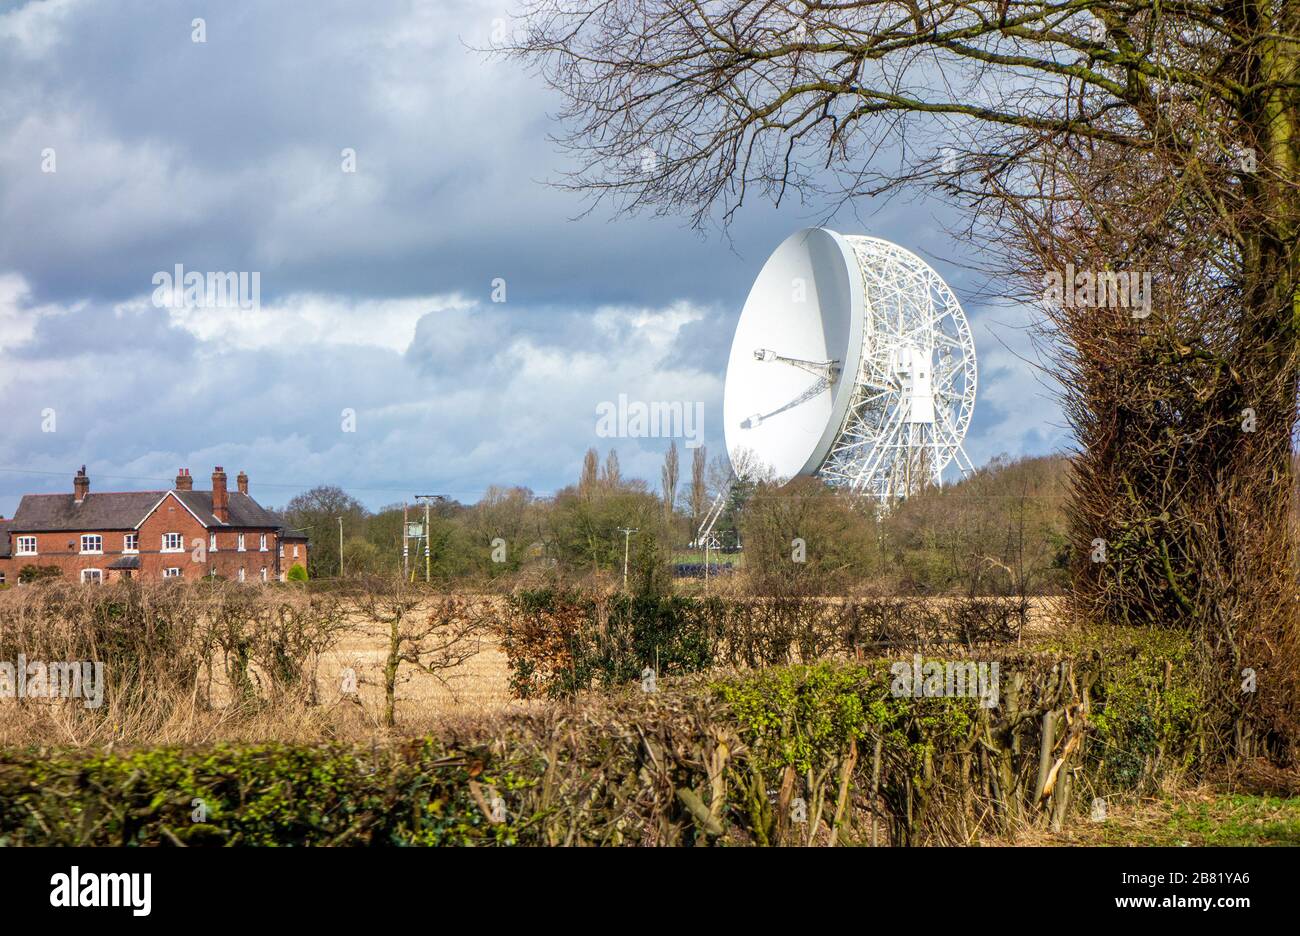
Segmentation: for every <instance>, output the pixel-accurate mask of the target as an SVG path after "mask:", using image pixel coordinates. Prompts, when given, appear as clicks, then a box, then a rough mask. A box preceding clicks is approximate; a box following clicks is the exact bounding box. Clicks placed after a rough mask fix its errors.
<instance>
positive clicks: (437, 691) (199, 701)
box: [0, 590, 1055, 747]
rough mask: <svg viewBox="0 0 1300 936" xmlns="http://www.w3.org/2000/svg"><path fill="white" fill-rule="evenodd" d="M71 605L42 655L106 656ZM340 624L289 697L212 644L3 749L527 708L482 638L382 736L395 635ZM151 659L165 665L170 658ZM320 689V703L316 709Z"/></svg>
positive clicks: (1033, 618) (13, 730)
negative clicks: (80, 634) (246, 686)
mask: <svg viewBox="0 0 1300 936" xmlns="http://www.w3.org/2000/svg"><path fill="white" fill-rule="evenodd" d="M23 591H26V590H23ZM32 594H34V593H29V594H28V596H27V598H28V599H30V597H31V596H32ZM69 594H70V595H72V594H74V593H73V592H69ZM159 594H161V593H159ZM481 598H482V600H489V601H495V602H500V601H501V600H502V599H500V598H496V599H492V598H488V597H487V596H481ZM21 599H22V596H20V595H16V594H13V593H9V594H6V595H3V596H0V600H4V601H6V602H7V604H6V605H5V610H6V613H8V614H9V615H10V617H9V618H8V621H9V626H10V628H11V630H10V631H9V633H10V635H11V637H13V638H14V640H17V643H16V644H15V643H14V640H10V641H9V642H8V644H9V651H13V650H14V649H15V648H18V649H24V648H25V650H26V652H27V656H28V657H29V659H39V658H42V657H41V656H40V655H39V654H37V653H35V652H33V651H34V650H35V649H36V648H34V647H32V646H31V645H30V643H29V642H28V641H27V640H25V639H23V638H21V637H20V635H21V634H22V633H26V634H28V635H29V636H30V635H31V634H33V633H40V632H41V631H39V629H37V630H32V629H28V630H25V631H24V630H22V629H17V628H15V627H14V623H13V622H14V620H15V618H14V617H13V614H14V613H15V612H14V611H13V608H14V607H15V606H16V605H15V602H16V601H18V600H21ZM828 600H831V601H833V600H835V599H828ZM933 600H934V601H936V602H942V601H944V600H945V599H942V598H936V599H933ZM68 607H69V611H68V613H67V616H66V617H64V618H63V619H62V620H61V621H60V623H59V625H58V626H57V627H56V628H55V629H54V630H55V631H57V632H58V633H57V634H56V636H57V638H58V641H62V643H59V642H57V641H56V643H55V644H54V645H52V646H49V647H45V648H44V652H45V653H47V654H57V651H56V650H55V647H56V646H64V645H66V646H68V647H70V648H71V647H77V648H79V649H80V654H78V653H77V652H75V651H69V654H70V655H66V656H64V655H56V656H48V657H44V658H46V659H55V658H58V659H77V658H81V659H86V658H91V659H101V658H103V656H102V655H101V654H99V653H97V652H93V648H87V647H85V646H82V645H81V644H80V642H78V641H77V640H76V637H75V634H76V632H77V631H78V629H79V628H80V627H81V626H82V625H79V624H78V623H77V621H78V620H80V618H78V617H77V616H76V615H77V614H78V613H80V612H76V611H74V610H73V609H72V606H68ZM423 610H424V609H422V611H423ZM1054 614H1055V609H1054V602H1053V601H1052V600H1051V599H1044V598H1035V599H1031V608H1030V616H1029V623H1028V625H1027V627H1026V629H1025V636H1026V637H1030V636H1033V635H1036V634H1043V633H1048V632H1050V631H1051V630H1052V624H1053V620H1054ZM201 616H202V614H200V617H201ZM337 626H338V630H336V631H335V632H334V634H333V638H332V642H331V644H330V646H329V647H328V648H327V649H325V650H324V652H323V653H322V654H321V655H320V657H319V659H318V660H317V661H316V662H315V664H314V679H310V680H309V681H308V684H307V685H305V686H302V687H299V689H298V690H296V691H294V692H292V693H288V694H276V693H275V692H273V691H271V682H272V681H271V680H270V679H268V678H267V677H266V675H265V673H264V671H263V669H262V667H261V666H260V665H259V663H258V662H257V661H256V660H255V661H253V662H252V663H250V665H249V666H248V672H249V675H250V677H251V680H252V682H253V683H254V684H255V687H256V690H257V693H256V697H255V698H253V699H252V700H241V699H240V698H239V695H238V694H237V693H235V692H234V691H232V687H231V683H230V680H229V677H228V673H227V672H226V670H225V669H224V666H223V662H222V654H221V651H220V650H219V649H218V648H217V647H215V646H210V647H209V648H208V649H207V650H206V651H202V652H199V651H195V652H194V653H193V654H192V655H189V656H187V657H186V661H184V662H181V663H180V664H179V665H177V662H176V660H173V661H172V663H171V664H169V665H171V667H172V669H173V670H175V671H177V672H180V671H185V672H189V673H191V674H194V673H195V671H196V670H197V678H190V679H185V678H181V676H183V673H181V676H177V675H176V674H175V673H173V676H172V677H171V678H169V679H159V680H155V679H152V678H150V679H146V680H144V686H146V687H147V688H143V689H142V691H139V692H135V693H130V694H129V695H131V698H130V699H126V698H124V696H125V695H127V694H125V693H122V692H120V691H118V692H116V693H114V692H112V691H110V693H109V696H108V698H107V700H106V708H105V709H103V710H99V711H94V712H88V711H86V710H85V709H84V708H83V707H82V705H81V704H80V703H79V702H77V701H66V702H65V701H37V700H30V699H29V700H25V701H23V702H17V701H15V700H12V699H0V745H5V746H10V747H30V746H45V745H56V746H71V747H89V746H104V745H110V744H113V745H122V744H125V745H151V744H202V743H211V742H216V741H248V742H261V741H283V742H315V741H321V740H347V741H361V742H365V743H369V742H371V741H374V742H376V743H381V742H383V741H385V740H392V739H394V738H396V737H403V736H411V735H418V734H424V733H428V732H433V731H436V730H438V729H439V727H440V726H442V725H445V724H446V723H447V722H448V720H453V721H454V720H456V719H459V718H463V717H466V716H479V715H483V714H492V713H495V712H501V711H504V710H507V709H511V708H527V707H528V706H529V703H527V702H521V701H518V700H515V699H513V698H512V696H511V692H510V671H509V667H508V663H507V659H506V655H505V653H504V652H503V651H502V649H501V647H500V645H499V644H498V643H497V641H496V639H495V637H493V636H490V635H485V636H483V637H481V638H480V639H479V641H478V646H477V648H476V652H474V653H473V655H472V656H471V657H470V658H469V659H467V660H466V661H465V662H463V663H462V664H460V665H457V666H455V667H453V668H451V669H449V670H445V671H443V672H442V673H440V674H439V675H438V676H434V675H431V674H429V673H425V672H422V671H420V670H418V669H415V668H412V667H403V668H402V669H401V670H400V672H399V676H398V680H397V685H396V725H395V727H394V729H392V730H385V729H384V728H383V727H382V714H383V706H384V698H383V697H384V687H383V669H384V661H385V657H386V654H387V647H388V634H387V632H386V631H385V630H384V629H383V628H382V627H380V626H377V625H376V624H375V623H374V622H372V621H368V620H367V619H366V618H365V616H364V615H363V614H361V613H360V610H359V608H356V607H345V608H344V609H343V611H342V613H341V615H340V618H339V621H338V625H337ZM197 630H198V631H201V630H202V627H201V626H198V628H197ZM183 640H184V644H183V645H184V646H185V647H187V648H192V647H193V646H194V644H195V641H197V640H199V638H197V637H185V638H183ZM7 653H8V655H7V656H0V658H3V659H9V658H10V657H12V656H13V653H12V652H8V651H7ZM204 653H206V654H207V655H208V657H207V658H208V661H209V662H208V663H204V662H200V661H201V660H202V659H203V654H204ZM154 656H156V657H159V658H160V659H163V658H165V657H166V654H161V655H160V654H157V653H155V654H154ZM349 669H350V670H352V671H353V672H354V673H355V676H356V692H355V693H353V694H349V693H347V692H345V691H344V685H345V680H344V674H345V672H346V671H347V670H349ZM313 681H314V686H315V692H314V698H315V703H314V704H310V703H309V699H311V698H312V696H313V693H312V692H311V691H310V686H311V682H313ZM110 682H111V681H110Z"/></svg>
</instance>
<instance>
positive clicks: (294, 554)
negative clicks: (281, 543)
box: [293, 546, 298, 559]
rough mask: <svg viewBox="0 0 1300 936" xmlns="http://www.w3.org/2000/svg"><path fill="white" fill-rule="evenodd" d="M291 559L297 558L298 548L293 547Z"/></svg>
mask: <svg viewBox="0 0 1300 936" xmlns="http://www.w3.org/2000/svg"><path fill="white" fill-rule="evenodd" d="M293 558H295V559H297V558H298V547H297V546H294V547H293Z"/></svg>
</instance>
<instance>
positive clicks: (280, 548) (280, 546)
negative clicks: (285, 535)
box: [279, 543, 284, 559]
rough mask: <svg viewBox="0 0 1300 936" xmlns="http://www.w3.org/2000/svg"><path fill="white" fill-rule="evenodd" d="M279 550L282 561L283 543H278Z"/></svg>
mask: <svg viewBox="0 0 1300 936" xmlns="http://www.w3.org/2000/svg"><path fill="white" fill-rule="evenodd" d="M279 550H280V558H281V559H283V558H284V543H280V545H279Z"/></svg>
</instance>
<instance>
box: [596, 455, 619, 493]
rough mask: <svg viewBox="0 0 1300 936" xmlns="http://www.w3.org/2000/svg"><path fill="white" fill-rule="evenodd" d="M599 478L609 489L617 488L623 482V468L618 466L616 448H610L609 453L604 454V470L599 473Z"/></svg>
mask: <svg viewBox="0 0 1300 936" xmlns="http://www.w3.org/2000/svg"><path fill="white" fill-rule="evenodd" d="M600 480H601V483H603V484H604V485H605V487H607V488H609V489H610V490H614V489H616V488H618V486H619V485H621V484H622V483H623V470H622V469H621V468H619V466H618V451H617V450H616V449H610V450H609V454H608V455H606V456H605V470H604V471H603V472H602V473H601V478H600Z"/></svg>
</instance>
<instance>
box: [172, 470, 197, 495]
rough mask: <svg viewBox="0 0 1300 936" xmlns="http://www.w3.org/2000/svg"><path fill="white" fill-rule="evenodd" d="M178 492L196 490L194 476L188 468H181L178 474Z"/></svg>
mask: <svg viewBox="0 0 1300 936" xmlns="http://www.w3.org/2000/svg"><path fill="white" fill-rule="evenodd" d="M176 490H178V491H192V490H194V476H193V475H191V474H190V470H189V469H188V468H181V469H180V470H179V471H177V472H176Z"/></svg>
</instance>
